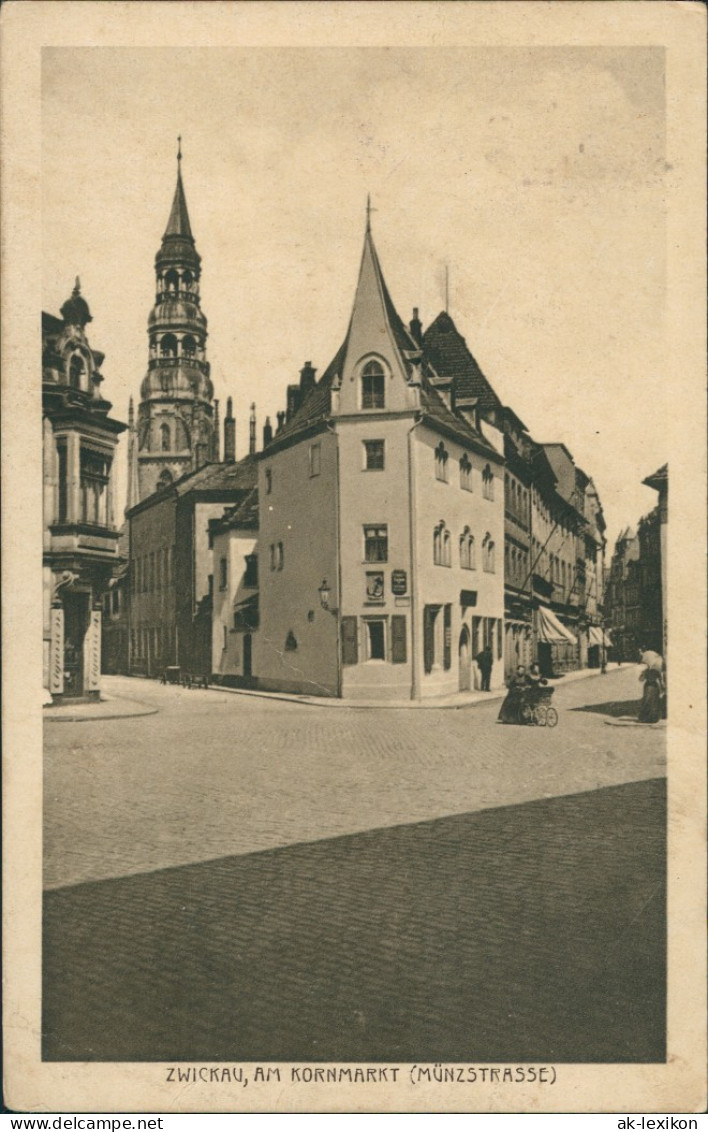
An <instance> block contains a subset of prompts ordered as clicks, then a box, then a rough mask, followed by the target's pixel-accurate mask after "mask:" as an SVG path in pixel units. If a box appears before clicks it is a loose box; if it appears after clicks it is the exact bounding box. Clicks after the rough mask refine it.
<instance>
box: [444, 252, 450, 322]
mask: <svg viewBox="0 0 708 1132" xmlns="http://www.w3.org/2000/svg"><path fill="white" fill-rule="evenodd" d="M449 309H450V268H449V267H448V265H447V264H445V314H449Z"/></svg>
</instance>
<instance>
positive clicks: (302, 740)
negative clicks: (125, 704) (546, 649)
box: [43, 669, 665, 1061]
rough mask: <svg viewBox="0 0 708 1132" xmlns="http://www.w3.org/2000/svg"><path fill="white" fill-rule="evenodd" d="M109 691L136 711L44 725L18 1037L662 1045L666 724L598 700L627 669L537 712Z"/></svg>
mask: <svg viewBox="0 0 708 1132" xmlns="http://www.w3.org/2000/svg"><path fill="white" fill-rule="evenodd" d="M110 691H111V694H115V695H126V696H129V698H131V699H134V700H138V701H142V702H144V703H150V704H153V705H156V706H158V708H159V711H158V713H157V714H155V715H150V716H144V717H142V718H138V719H123V720H106V721H96V722H91V723H77V724H69V723H67V724H60V725H57V724H54V725H51V724H50V725H48V726H47V729H46V748H47V754H46V780H45V808H46V815H45V825H46V835H45V847H46V850H45V851H46V882H47V887H48V888H49V889H50V890H51V891H48V892H47V893H46V894H45V930H44V998H43V1016H44V1056H45V1058H47V1059H49V1060H177V1059H181V1060H207V1061H208V1060H225V1059H229V1060H236V1061H238V1060H242V1061H243V1060H272V1059H283V1060H383V1059H385V1060H399V1061H403V1060H417V1061H425V1060H428V1061H437V1060H442V1061H464V1060H472V1059H476V1060H504V1061H507V1060H511V1061H518V1060H529V1059H533V1060H540V1059H544V1060H548V1061H550V1060H557V1061H656V1060H661V1059H662V1058H663V1057H664V995H665V983H664V938H665V924H664V918H665V895H664V872H665V859H664V852H665V850H664V838H665V813H664V804H665V801H664V784H663V781H662V776H663V759H664V745H665V732H664V731H663V730H662V729H661V728H657V729H653V728H617V727H607V726H606V725H605V721H606V720H607V719H611V718H612V717H613V716H616V715H617V714H618V711H620V710H622V711H625V710H626V703H627V702H628V701H630V700H632V699H636V698H637V671H636V670H634V669H632V670H625V671H622V672H610V673H608V675H607V676H606V677H597V678H591V679H587V680H582V681H578V682H576V683H573V684H568V685H567V686H565V687H562V686H561V687H559V688H558V690H557V692H556V697H555V699H556V704H557V706H558V708H559V713H560V723H559V725H558V728H557V729H556V730H555V731H550V732H549V731H547V730H546V729H540V728H535V729H534V728H523V729H522V728H517V727H504V726H500V725H497V724H496V723H495V719H496V715H497V712H498V710H499V703H498V702H496V703H490V704H489V705H484V706H477V707H474V708H469V709H461V710H447V711H443V710H437V709H430V710H425V711H404V710H403V711H387V710H385V709H382V710H379V711H375V710H369V711H357V710H348V709H346V708H338V709H334V710H330V709H327V708H320V707H305V706H301V705H297V704H290V703H285V702H279V701H270V700H265V699H259V698H256V697H243V696H237V695H230V694H229V693H226V692H221V691H196V690H195V691H187V692H185V691H181V690H179V689H176V688H170V687H167V688H165V687H161V686H159V685H156V684H152V683H148V682H145V681H136V680H119V679H118V678H115V679H113V680H111V681H110ZM86 882H90V883H86ZM67 886H69V887H67Z"/></svg>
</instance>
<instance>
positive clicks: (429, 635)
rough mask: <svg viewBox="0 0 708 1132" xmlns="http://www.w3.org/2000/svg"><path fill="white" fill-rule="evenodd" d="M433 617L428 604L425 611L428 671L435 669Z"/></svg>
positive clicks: (424, 651)
mask: <svg viewBox="0 0 708 1132" xmlns="http://www.w3.org/2000/svg"><path fill="white" fill-rule="evenodd" d="M433 656H434V644H433V618H432V615H431V612H430V606H429V605H426V607H425V610H424V612H423V665H424V667H425V671H426V672H432V671H433Z"/></svg>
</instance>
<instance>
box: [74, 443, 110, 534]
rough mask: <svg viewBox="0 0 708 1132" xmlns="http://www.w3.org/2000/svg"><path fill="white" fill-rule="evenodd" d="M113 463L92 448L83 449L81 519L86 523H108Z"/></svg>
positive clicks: (102, 524)
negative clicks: (108, 494) (107, 508)
mask: <svg viewBox="0 0 708 1132" xmlns="http://www.w3.org/2000/svg"><path fill="white" fill-rule="evenodd" d="M110 467H111V461H110V460H109V459H108V458H107V457H106V456H104V455H102V454H101V453H99V452H94V451H92V450H91V449H90V448H82V449H81V519H82V521H83V522H84V523H98V524H99V525H101V526H104V527H105V525H106V523H107V521H108V520H107V514H106V499H107V489H108V476H109V472H110Z"/></svg>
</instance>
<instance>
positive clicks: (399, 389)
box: [254, 226, 504, 701]
mask: <svg viewBox="0 0 708 1132" xmlns="http://www.w3.org/2000/svg"><path fill="white" fill-rule="evenodd" d="M420 330H421V328H420V323H419V322H418V320H417V318H414V320H413V322H412V323H411V326H410V328H407V327H406V326H405V325H404V323H403V322H402V320H401V318H400V317H399V315H398V313H397V312H396V310H395V308H394V306H393V303H392V301H391V298H390V295H389V293H388V289H387V287H386V284H385V281H384V278H383V275H382V272H381V268H380V265H379V261H378V257H377V254H376V250H375V247H374V243H373V239H372V235H371V231H370V229H369V228H368V226H367V231H366V236H365V241H364V249H363V255H362V260H361V267H360V272H359V280H358V284H357V288H356V295H355V299H354V305H353V310H352V315H351V319H350V323H349V329H348V331H347V334H346V337H345V340H344V343H343V344H342V346H341V348H340V350H339V351H338V353H337V354H336V356H335V357H334V359H333V361H332V362H331V364H330V365H329V367H328V368H327V370H326V371H325V373H324V374H323V376H322V377H321V379H320V380H319V381H318V382H316V383H314V384H313V386H312V388H311V389H310V390H309V391H308V393H307V395H306V396H305V397H304V398H303V400H302V403H301V405H300V406H299V408H298V409H297V411H296V412H295V413H294V415H293V416H292V417H291V418H290V420H289V421H288V422H287V423H286V424H285V425H284V427H283V428H281V429H280V430H279V431H278V432H277V433H276V435H275V437H274V438H273V440H272V441H271V442H270V444H268V445H267V446H266V447H265V449H264V451H263V452H262V453H261V454H260V457H259V501H260V507H259V510H260V518H259V539H258V545H259V567H258V572H259V596H260V631H259V633H258V635H257V637H256V638H254V648H255V654H254V676H255V677H256V678H257V683H258V684H259V685H260V686H262V687H268V688H273V689H281V690H288V691H295V692H309V693H311V694H314V695H332V696H343V697H345V698H352V699H360V700H382V701H386V700H399V699H411V698H412V699H422V698H427V697H433V696H442V695H447V694H450V693H453V692H457V691H459V690H467V689H469V688H471V687H472V686H473V685H474V681H475V675H474V674H475V673H476V672H477V667H476V665H474V663H473V658H474V656H475V655H476V653H477V652H478V651H480V650H481V649H482V647H483V646H484V645H485V644H489V645H490V646H491V647H492V650H493V657H494V667H493V671H492V687H499V686H500V685H501V684H502V682H503V675H504V665H503V617H504V576H503V546H504V481H503V454H502V452H503V436H502V433H501V432H500V431H499V430H497V429H495V428H493V427H492V426H490V425H488V424H486V423H485V425H484V426H482V424H481V423H480V421H479V420H478V419H477V416H476V411H475V407H474V406H470V407H469V408H468V409H465V408H464V407H461V408H460V409H459V411H457V412H456V411H453V408H452V405H453V404H454V391H451V390H450V387H449V383H446V382H445V381H444V380H443V379H441V378H440V377H439V376H438V374H436V372H435V370H434V369H433V367H432V366H431V364H430V363H429V362H428V361H427V360H426V358H425V356H424V353H423V349H422V338H421V333H420Z"/></svg>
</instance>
